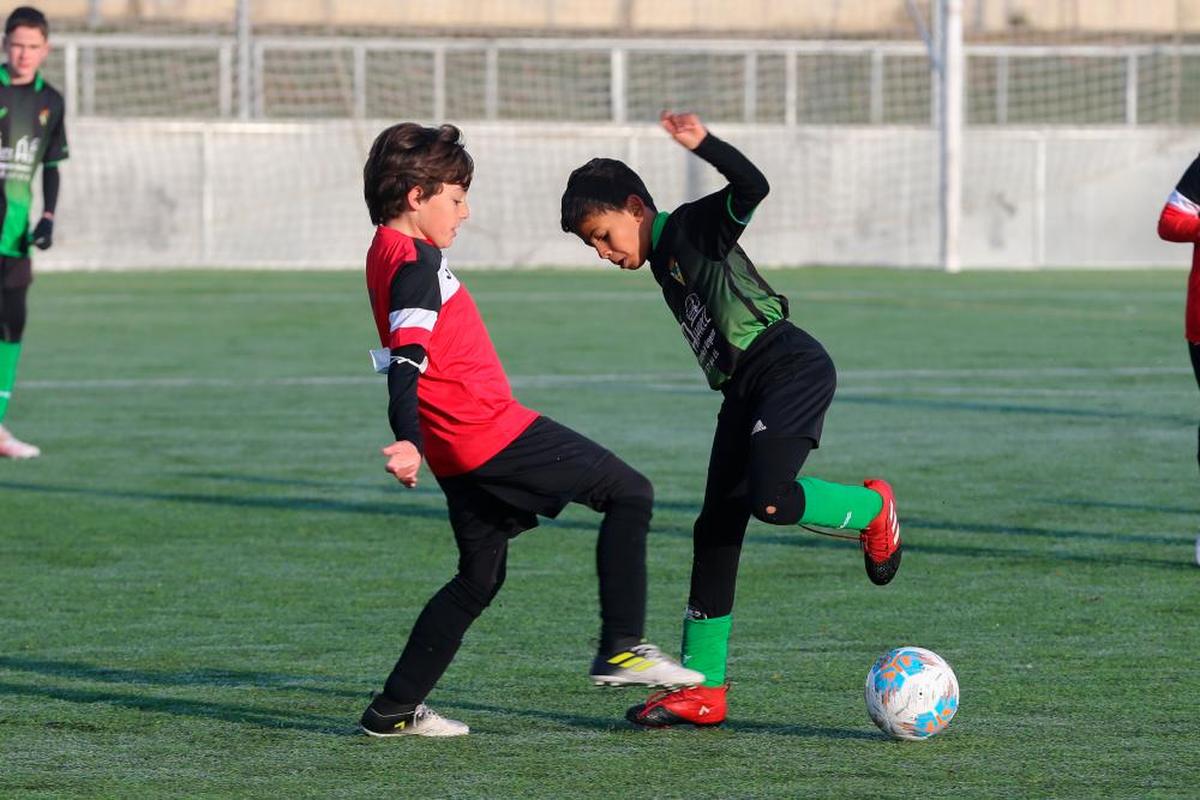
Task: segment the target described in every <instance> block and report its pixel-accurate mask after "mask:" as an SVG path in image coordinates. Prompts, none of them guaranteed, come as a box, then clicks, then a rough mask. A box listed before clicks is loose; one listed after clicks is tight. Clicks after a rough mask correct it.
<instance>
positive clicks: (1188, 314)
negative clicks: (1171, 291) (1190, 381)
mask: <svg viewBox="0 0 1200 800" xmlns="http://www.w3.org/2000/svg"><path fill="white" fill-rule="evenodd" d="M1158 235H1159V237H1161V238H1163V239H1166V240H1167V241H1168V242H1189V243H1191V245H1192V271H1191V274H1190V275H1188V290H1187V310H1186V311H1185V312H1184V334H1185V335H1186V336H1187V340H1188V341H1189V342H1192V343H1193V344H1200V157H1197V158H1196V160H1195V161H1193V162H1192V164H1191V166H1189V167H1188V168H1187V171H1186V172H1184V173H1183V177H1182V178H1180V179H1179V183H1178V184H1177V185H1176V186H1175V191H1173V192H1171V196H1170V197H1168V198H1167V204H1166V205H1165V206H1163V210H1162V214H1160V215H1159V217H1158Z"/></svg>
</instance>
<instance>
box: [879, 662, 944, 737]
mask: <svg viewBox="0 0 1200 800" xmlns="http://www.w3.org/2000/svg"><path fill="white" fill-rule="evenodd" d="M866 698H867V713H868V714H869V715H870V716H871V720H872V721H873V722H874V723H875V724H876V725H878V726H879V729H880V730H882V731H883V732H884V733H886V734H888V735H889V736H893V737H895V738H897V739H910V740H916V741H919V740H921V739H928V738H929V737H930V736H933V735H934V734H935V733H937V732H938V731H940V730H942V729H943V728H945V727H946V726H947V725H949V724H950V720H952V719H954V714H955V712H956V711H958V678H957V677H955V675H954V670H953V669H951V668H950V665H949V664H947V663H946V660H945V659H944V658H942V657H941V656H939V655H938V654H937V653H935V652H933V651H932V650H926V649H925V648H923V647H897V648H896V649H895V650H889V651H888V652H886V653H884V654H883V655H881V656H880V657H879V658H877V659H876V660H875V663H874V665H872V667H871V670H870V672H868V673H867V686H866Z"/></svg>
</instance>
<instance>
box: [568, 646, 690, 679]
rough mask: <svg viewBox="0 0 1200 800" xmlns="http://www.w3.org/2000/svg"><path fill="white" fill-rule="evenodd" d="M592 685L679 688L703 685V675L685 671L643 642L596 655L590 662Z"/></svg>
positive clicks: (671, 659)
mask: <svg viewBox="0 0 1200 800" xmlns="http://www.w3.org/2000/svg"><path fill="white" fill-rule="evenodd" d="M591 678H592V683H594V684H595V685H596V686H661V687H664V688H667V689H678V688H681V687H684V686H698V685H700V684H701V683H704V673H702V672H697V671H696V670H694V669H688V668H687V667H685V666H683V665H682V664H680V663H679V662H678V661H676V660H675V659H673V658H670V657H669V656H666V655H664V654H663V651H662V650H659V649H658V647H657V646H655V645H652V644H649V643H646V644H638V645H634V646H633V647H630V648H629V649H628V650H618V651H617V652H615V653H612V654H610V655H607V656H606V655H603V654H602V655H598V656H596V660H595V661H593V662H592V673H591Z"/></svg>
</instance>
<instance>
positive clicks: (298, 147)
mask: <svg viewBox="0 0 1200 800" xmlns="http://www.w3.org/2000/svg"><path fill="white" fill-rule="evenodd" d="M37 5H38V7H39V8H41V9H42V10H43V11H45V12H46V14H47V15H48V16H49V17H50V20H51V25H52V31H51V43H52V45H53V51H52V54H51V57H50V59H49V61H48V62H47V64H46V66H45V69H44V73H45V75H46V77H47V79H48V80H50V81H51V83H53V84H54V85H55V86H56V87H58V88H59V89H60V90H61V91H62V92H63V94H64V95H65V97H66V98H67V106H68V134H69V137H70V141H71V152H72V156H71V160H70V161H69V162H68V163H67V164H66V165H64V181H63V196H62V200H61V202H60V211H59V220H60V223H59V229H58V230H56V244H55V247H54V248H53V249H52V250H50V251H49V252H48V253H46V254H45V255H39V258H38V266H39V268H40V269H71V268H88V269H124V268H155V269H171V268H180V267H197V266H203V267H281V268H304V267H321V268H325V267H334V268H359V267H360V266H361V262H362V256H363V253H364V252H365V248H366V246H367V244H368V242H369V239H370V236H371V228H370V225H369V221H368V219H367V214H366V210H365V206H364V204H363V201H362V186H361V169H362V162H363V159H364V157H365V154H366V151H367V149H368V148H369V146H370V143H371V141H372V139H373V138H374V137H375V135H376V134H377V133H378V132H379V131H380V130H381V129H382V128H383V127H385V126H386V125H389V124H391V123H394V122H397V121H402V120H414V121H418V122H422V123H427V124H435V123H440V122H444V121H448V122H454V123H455V124H458V125H460V126H461V127H462V128H463V130H464V134H465V139H466V143H467V146H468V148H469V149H470V151H471V153H472V155H473V156H474V157H475V160H476V167H477V170H476V177H475V182H474V184H473V186H472V191H471V198H472V205H473V219H472V221H471V222H470V223H469V224H468V225H467V226H466V227H465V228H464V230H463V233H462V235H461V236H460V238H459V241H458V242H457V243H456V244H455V245H454V247H453V249H452V251H451V252H450V258H451V260H452V262H453V263H455V264H458V265H474V266H494V267H534V266H579V265H586V264H588V263H589V261H590V259H589V257H588V252H587V251H586V250H584V249H583V248H582V247H580V246H579V244H578V243H577V242H576V241H575V240H574V238H573V237H570V236H568V235H567V234H564V233H562V232H561V230H560V229H559V225H558V201H559V196H560V194H561V191H562V187H563V185H564V183H565V181H566V177H567V175H568V174H569V172H570V171H571V169H573V168H574V167H575V166H578V165H579V164H580V163H582V162H583V161H585V160H587V159H588V158H591V157H593V156H598V155H604V156H610V157H615V158H620V159H623V160H625V161H627V162H628V163H630V164H631V166H633V167H634V168H635V169H637V170H638V171H639V172H640V173H642V175H643V177H644V178H645V179H646V182H647V185H648V186H649V188H650V190H651V192H652V193H653V194H654V195H655V199H656V201H657V203H658V204H659V206H660V207H661V208H664V209H668V210H669V209H670V208H672V207H674V206H675V205H677V204H678V203H680V202H682V201H684V200H687V199H691V198H693V197H695V196H698V195H699V194H701V193H704V192H707V191H711V190H713V189H715V188H717V187H718V186H719V185H720V180H719V176H717V175H716V174H715V173H713V171H712V170H711V169H709V168H708V167H707V166H706V165H704V164H702V163H700V162H699V161H698V160H696V159H692V158H689V157H688V155H687V154H686V153H685V152H684V151H683V150H681V149H680V148H679V147H678V146H677V145H675V144H674V143H673V142H671V141H670V140H669V139H668V138H667V137H666V136H665V134H663V133H662V132H661V131H660V130H658V129H657V127H656V124H655V120H656V118H657V115H658V113H659V111H660V110H661V109H663V108H673V109H676V110H692V111H696V112H698V113H699V114H701V115H702V117H703V118H704V120H705V121H706V122H707V123H708V124H709V126H710V128H711V129H712V130H713V131H714V132H715V133H716V134H718V135H720V136H722V137H723V138H726V139H728V140H729V141H731V142H732V143H734V144H735V145H737V146H738V147H740V148H741V149H742V150H743V151H744V152H745V153H746V154H747V155H749V156H750V157H751V158H752V159H753V160H754V161H755V162H756V163H757V164H758V165H759V166H760V167H761V168H762V169H763V171H764V172H765V173H766V175H767V177H768V178H769V179H770V180H771V183H772V195H771V197H770V198H768V200H767V201H766V203H765V204H764V205H763V206H762V208H761V210H760V211H759V213H758V214H757V215H756V216H755V221H754V224H753V225H752V226H751V229H750V231H749V233H748V234H747V238H746V245H747V249H748V251H749V252H750V253H751V255H752V256H753V257H754V258H755V260H756V261H757V262H759V263H761V264H764V265H796V264H830V265H852V264H853V265H862V264H869V265H890V266H898V267H940V268H944V269H951V270H954V269H958V268H960V267H961V268H986V267H1009V268H1026V269H1037V268H1043V267H1080V266H1081V267H1142V266H1155V265H1164V264H1175V265H1179V266H1180V267H1182V266H1184V262H1185V261H1186V257H1185V256H1183V255H1181V254H1180V251H1179V250H1178V248H1173V247H1171V246H1169V245H1166V244H1164V243H1162V242H1159V241H1158V239H1157V237H1156V235H1155V223H1156V220H1157V215H1158V212H1159V210H1160V208H1161V206H1162V203H1163V201H1164V200H1165V198H1166V196H1167V194H1168V193H1169V192H1170V190H1171V188H1172V187H1173V185H1174V183H1175V181H1176V180H1177V179H1178V177H1179V175H1180V174H1181V173H1182V171H1183V170H1184V168H1185V167H1186V166H1187V165H1188V163H1189V162H1190V161H1191V159H1192V158H1193V157H1194V156H1195V155H1196V152H1197V151H1198V150H1200V135H1198V134H1200V0H1141V2H1133V1H1132V0H1037V1H1036V2H1035V0H933V1H932V2H930V0H855V2H840V1H839V0H653V2H651V1H650V0H456V2H454V3H428V2H406V1H404V0H391V1H385V0H206V1H205V2H200V1H199V0H111V1H110V0H42V2H40V3H37ZM592 258H593V259H594V256H593V257H592Z"/></svg>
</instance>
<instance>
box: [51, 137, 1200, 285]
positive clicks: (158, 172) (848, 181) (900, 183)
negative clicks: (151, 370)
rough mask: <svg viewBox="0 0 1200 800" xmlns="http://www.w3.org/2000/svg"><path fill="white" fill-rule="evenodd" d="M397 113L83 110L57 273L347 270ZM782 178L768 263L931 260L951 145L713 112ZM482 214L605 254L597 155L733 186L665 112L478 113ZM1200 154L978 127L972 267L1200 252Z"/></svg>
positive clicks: (666, 187) (1158, 259)
mask: <svg viewBox="0 0 1200 800" xmlns="http://www.w3.org/2000/svg"><path fill="white" fill-rule="evenodd" d="M382 127H383V123H372V122H363V123H359V124H355V123H351V122H332V123H296V124H273V123H258V124H236V123H199V122H197V123H170V122H162V123H155V122H122V121H101V120H80V121H78V122H77V123H76V124H75V125H73V126H72V129H71V137H72V141H71V153H72V155H71V160H70V161H68V162H67V163H66V164H65V165H64V167H63V172H64V177H63V188H62V199H61V201H60V203H59V213H58V225H57V226H56V231H55V246H54V248H53V249H52V250H50V251H49V252H47V253H45V254H38V255H37V262H38V268H39V269H70V268H87V269H122V268H132V267H138V268H161V269H169V268H175V267H204V266H215V267H256V266H263V267H280V268H304V267H345V268H354V269H358V268H360V266H361V263H362V257H363V253H364V250H365V248H366V246H367V243H368V242H369V240H370V237H371V227H370V225H369V223H368V219H367V214H366V211H365V207H364V204H363V200H362V188H361V179H362V178H361V175H362V172H361V170H362V162H363V159H364V156H365V153H366V149H367V147H368V146H369V144H370V142H371V140H372V139H373V137H374V135H375V134H376V132H377V131H378V130H379V129H381V128H382ZM714 131H715V132H717V133H719V134H720V135H722V136H724V137H726V138H727V139H729V140H730V141H731V142H733V143H734V144H736V145H738V146H739V147H741V148H742V149H743V150H744V151H745V152H746V153H747V154H748V155H749V156H750V157H751V158H752V159H754V161H755V162H756V163H758V164H759V166H760V167H761V168H762V169H763V171H764V173H765V174H766V175H767V176H768V178H769V179H770V180H771V183H772V192H771V194H770V196H769V197H768V198H767V200H766V202H765V203H764V204H763V206H762V207H761V208H760V209H759V211H758V212H757V213H756V214H755V218H754V222H753V224H752V225H751V226H750V229H749V230H748V231H747V233H746V236H745V238H744V240H743V243H744V244H745V246H746V248H747V250H748V252H749V253H750V254H751V256H752V257H753V258H754V259H755V260H756V261H757V262H758V263H760V264H762V265H792V264H885V265H895V266H931V265H933V264H934V263H935V262H936V257H937V238H936V237H937V227H938V222H937V211H936V209H937V204H936V197H937V169H936V160H935V158H936V141H935V139H934V134H933V133H932V132H930V131H928V130H918V129H911V128H901V127H883V126H875V127H805V126H800V127H795V128H786V127H783V126H761V125H759V126H735V125H722V126H714ZM465 133H466V137H467V144H468V147H469V149H470V150H471V153H472V155H473V156H474V157H475V161H476V165H477V168H476V175H475V180H474V183H473V185H472V188H471V194H470V202H471V205H472V212H473V213H472V219H471V220H470V221H469V222H468V223H467V225H466V226H465V227H464V229H463V230H462V232H461V234H460V237H459V240H458V241H457V242H456V243H455V245H454V247H453V248H452V249H451V251H450V257H451V259H452V260H453V261H454V262H455V263H457V264H460V265H467V264H471V265H483V266H510V267H527V266H542V265H556V266H576V267H580V266H586V267H593V268H594V267H597V266H599V265H598V263H597V260H596V257H595V255H594V254H591V255H589V251H587V250H585V249H584V248H583V247H582V246H581V245H580V244H579V242H578V241H577V240H576V239H575V238H574V237H572V236H569V235H567V234H564V233H563V232H562V231H561V230H560V229H559V225H558V212H559V208H558V204H559V197H560V194H561V191H562V186H563V184H564V182H565V180H566V177H567V175H568V174H569V172H570V171H571V169H573V168H574V167H576V166H578V165H579V164H581V163H583V162H584V161H586V160H587V159H588V158H591V157H593V156H597V155H606V156H611V157H616V158H621V159H624V160H626V161H627V162H629V163H630V164H631V165H632V166H633V167H634V168H635V169H637V170H638V171H639V172H640V173H641V174H642V175H643V177H644V179H645V180H646V183H647V185H648V186H649V187H650V189H651V191H652V192H653V193H654V195H655V198H656V200H657V201H658V203H659V205H660V206H661V207H663V208H665V209H670V208H673V207H674V206H676V205H677V204H679V203H680V202H683V201H684V200H687V199H690V198H694V197H696V196H699V195H700V194H701V193H704V192H707V191H711V190H714V189H716V188H718V187H719V185H720V180H719V178H718V176H717V175H716V174H715V172H714V171H712V170H709V169H707V168H705V167H704V166H703V165H702V164H700V163H698V162H696V161H695V160H694V157H692V156H690V155H689V154H687V153H686V152H685V151H683V150H682V149H681V148H679V147H678V146H677V145H675V144H674V143H673V142H671V141H670V140H668V139H667V138H666V137H665V136H664V135H663V134H662V132H661V131H659V130H658V129H657V128H655V127H653V126H612V127H603V128H597V127H595V126H590V125H567V124H563V125H557V126H548V125H545V124H536V125H522V124H519V123H509V124H504V123H490V124H482V123H475V124H471V125H470V126H468V128H467V130H466V132H465ZM1198 149H1200V135H1197V134H1196V132H1195V131H1183V130H1171V129H1155V128H1136V129H1133V128H1113V129H1088V130H1083V129H1062V128H1059V129H1045V130H1020V129H1015V130H1009V129H996V130H990V131H968V132H967V135H966V152H965V168H966V176H965V187H964V201H963V204H964V207H963V237H962V246H961V250H962V259H963V263H964V265H965V266H966V267H967V268H986V267H1016V268H1038V267H1043V266H1045V267H1076V266H1083V267H1143V266H1151V265H1179V266H1180V267H1182V266H1184V265H1186V264H1187V263H1189V260H1190V252H1187V251H1186V250H1187V249H1186V248H1184V247H1181V246H1179V245H1170V244H1166V243H1163V242H1160V241H1159V240H1158V239H1157V237H1156V235H1155V224H1156V221H1157V216H1158V212H1159V210H1160V209H1161V207H1162V203H1163V202H1164V200H1165V198H1166V196H1167V194H1168V193H1169V192H1170V190H1171V188H1172V187H1173V185H1174V183H1175V182H1176V180H1177V179H1178V177H1179V175H1180V174H1181V173H1182V171H1183V170H1184V168H1185V167H1186V166H1187V165H1188V164H1189V163H1190V161H1191V160H1192V158H1194V157H1195V154H1196V151H1197V150H1198Z"/></svg>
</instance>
